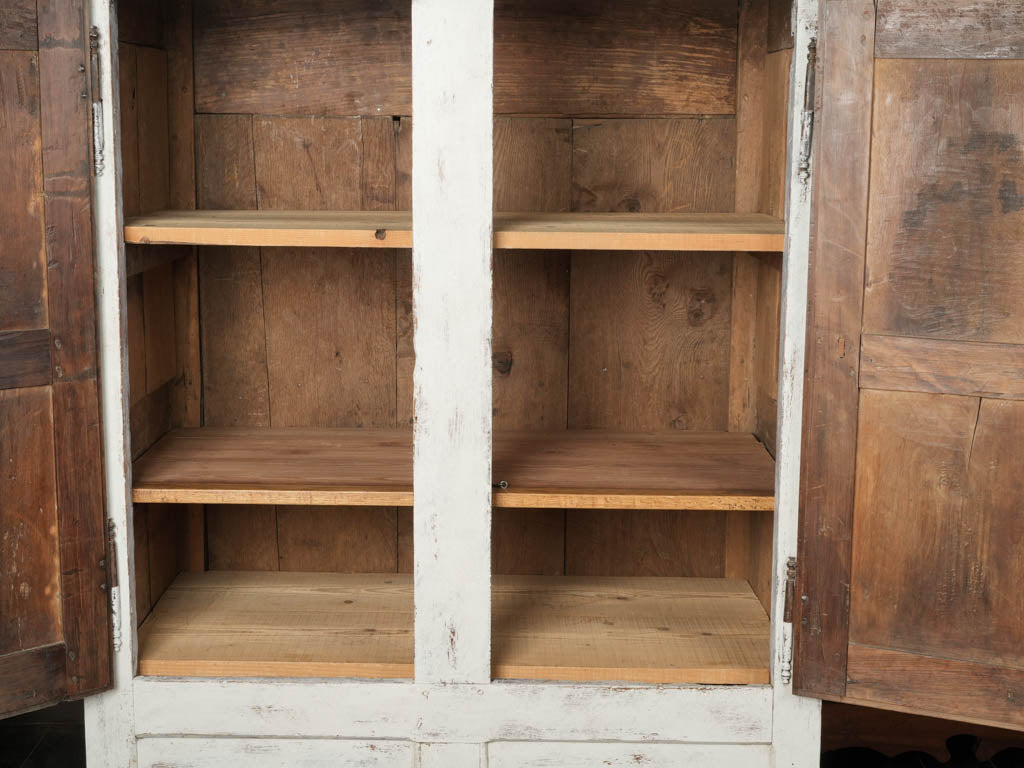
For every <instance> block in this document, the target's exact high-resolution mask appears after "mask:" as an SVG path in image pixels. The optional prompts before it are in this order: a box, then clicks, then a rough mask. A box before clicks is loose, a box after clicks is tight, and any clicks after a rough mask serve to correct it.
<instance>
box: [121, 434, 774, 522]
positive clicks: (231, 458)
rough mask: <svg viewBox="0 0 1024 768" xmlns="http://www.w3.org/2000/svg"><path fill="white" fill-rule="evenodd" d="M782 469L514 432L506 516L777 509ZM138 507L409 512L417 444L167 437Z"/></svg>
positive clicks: (728, 449) (505, 451)
mask: <svg viewBox="0 0 1024 768" xmlns="http://www.w3.org/2000/svg"><path fill="white" fill-rule="evenodd" d="M774 473H775V469H774V462H773V461H772V459H771V456H770V455H769V454H768V452H767V451H766V450H765V449H764V447H763V446H761V444H760V443H758V442H757V441H756V440H755V439H754V438H753V436H751V435H749V434H745V433H730V432H704V433H702V432H667V433H613V432H603V431H567V432H551V433H540V432H536V433H524V432H519V433H506V434H498V435H495V438H494V470H493V475H494V482H495V483H502V482H504V483H507V485H508V487H507V488H505V489H496V490H495V491H494V495H493V499H494V504H495V506H497V507H512V508H524V507H533V508H552V507H556V508H576V509H679V510H687V509H690V510H709V509H746V510H761V511H771V510H772V509H773V508H774ZM132 475H133V483H134V487H133V490H132V499H133V500H134V501H135V502H137V503H177V504H303V505H343V506H344V505H348V506H360V505H370V506H411V505H412V501H413V497H412V433H411V432H410V431H408V430H393V429H277V428H274V429H270V428H246V427H239V428H209V427H207V428H202V429H187V430H177V431H174V432H171V433H169V434H168V435H167V436H165V437H164V438H163V439H161V440H160V442H159V443H157V445H155V446H154V447H153V448H151V449H150V450H149V451H148V452H146V453H145V454H144V455H143V456H142V457H141V458H140V459H138V460H137V461H136V462H135V464H134V466H133V470H132Z"/></svg>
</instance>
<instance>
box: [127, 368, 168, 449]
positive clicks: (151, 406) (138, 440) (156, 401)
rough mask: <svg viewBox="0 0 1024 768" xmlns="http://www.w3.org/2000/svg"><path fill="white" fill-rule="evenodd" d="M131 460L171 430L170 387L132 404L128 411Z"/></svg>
mask: <svg viewBox="0 0 1024 768" xmlns="http://www.w3.org/2000/svg"><path fill="white" fill-rule="evenodd" d="M128 423H129V426H130V430H131V436H132V458H133V459H137V458H138V457H139V456H141V455H142V454H143V453H144V452H145V451H147V450H149V448H150V447H151V446H152V445H153V444H154V443H156V441H157V440H159V439H160V438H161V437H163V436H164V435H165V434H167V432H168V430H170V429H171V426H172V425H171V397H170V386H169V385H164V386H162V387H160V388H158V389H156V390H154V391H153V392H150V393H149V394H148V395H143V396H142V398H141V399H140V400H139V401H138V402H137V403H133V404H132V406H131V408H130V409H129V411H128Z"/></svg>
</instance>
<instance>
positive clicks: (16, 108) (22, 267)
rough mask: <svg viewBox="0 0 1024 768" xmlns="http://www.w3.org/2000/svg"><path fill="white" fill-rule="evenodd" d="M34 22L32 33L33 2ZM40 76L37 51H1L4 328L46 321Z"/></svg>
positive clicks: (0, 286)
mask: <svg viewBox="0 0 1024 768" xmlns="http://www.w3.org/2000/svg"><path fill="white" fill-rule="evenodd" d="M32 23H33V31H34V25H35V4H34V3H33V5H32ZM33 38H34V35H33ZM39 74H40V73H39V56H38V54H35V53H31V52H28V51H0V125H2V126H3V130H2V131H0V178H2V179H4V193H3V195H0V221H2V222H3V254H2V258H0V307H2V314H0V329H2V330H14V329H28V328H43V327H46V324H47V314H46V288H45V286H46V256H45V252H44V246H43V228H44V223H43V222H44V219H43V175H42V174H43V166H42V138H41V135H40V106H39Z"/></svg>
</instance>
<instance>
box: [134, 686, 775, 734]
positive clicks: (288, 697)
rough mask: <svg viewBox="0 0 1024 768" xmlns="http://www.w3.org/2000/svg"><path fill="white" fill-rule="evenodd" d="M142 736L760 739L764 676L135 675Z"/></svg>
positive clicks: (767, 697) (767, 724) (766, 726)
mask: <svg viewBox="0 0 1024 768" xmlns="http://www.w3.org/2000/svg"><path fill="white" fill-rule="evenodd" d="M134 700H135V713H136V729H137V731H138V734H139V736H140V737H151V736H177V735H185V736H205V737H214V736H232V735H237V734H245V735H248V736H254V737H262V738H270V737H301V738H365V739H411V740H413V741H418V742H427V743H431V742H459V743H474V744H475V743H483V742H489V741H502V740H524V739H525V740H535V741H594V740H602V741H628V742H679V743H723V744H758V743H760V744H767V743H768V742H769V741H770V740H771V734H772V705H771V701H772V689H771V688H770V687H769V686H706V687H699V686H678V687H662V686H612V685H607V684H586V685H581V684H571V683H537V682H533V681H523V682H494V683H490V684H486V685H444V684H417V683H409V682H393V681H376V682H374V681H367V680H358V681H356V680H324V679H315V680H314V679H310V680H284V679H264V680H260V679H236V680H231V679H199V678H163V677H161V678H156V677H138V678H136V679H135V684H134Z"/></svg>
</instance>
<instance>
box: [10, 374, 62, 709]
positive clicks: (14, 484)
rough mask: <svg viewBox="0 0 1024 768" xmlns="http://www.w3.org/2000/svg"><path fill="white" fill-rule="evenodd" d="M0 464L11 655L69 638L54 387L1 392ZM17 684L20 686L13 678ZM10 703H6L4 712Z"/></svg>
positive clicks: (15, 689) (14, 688)
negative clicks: (64, 619) (64, 620)
mask: <svg viewBox="0 0 1024 768" xmlns="http://www.w3.org/2000/svg"><path fill="white" fill-rule="evenodd" d="M0 466H2V467H3V468H4V470H3V472H2V473H0V496H2V498H3V504H2V505H0V532H2V537H0V560H2V561H3V562H4V578H3V579H2V580H0V617H3V620H2V621H0V655H3V654H9V653H12V652H14V651H20V650H23V649H27V648H33V647H35V646H40V645H48V644H50V643H56V642H60V640H61V615H60V596H61V590H60V587H61V583H60V574H59V572H58V570H57V568H56V567H54V566H55V564H57V563H59V562H60V560H59V550H58V536H57V489H56V486H55V484H54V476H53V406H52V404H51V402H50V390H49V387H33V388H31V389H21V390H0ZM0 663H2V662H0ZM61 675H62V676H63V670H61ZM0 681H4V685H3V686H0V688H6V687H7V682H6V680H5V678H4V677H3V676H2V675H0ZM10 690H12V691H17V690H19V689H18V688H16V687H14V685H13V684H12V686H11V689H10ZM8 708H9V707H8ZM15 708H16V709H20V707H15ZM4 709H5V707H3V706H2V705H0V711H4Z"/></svg>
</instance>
